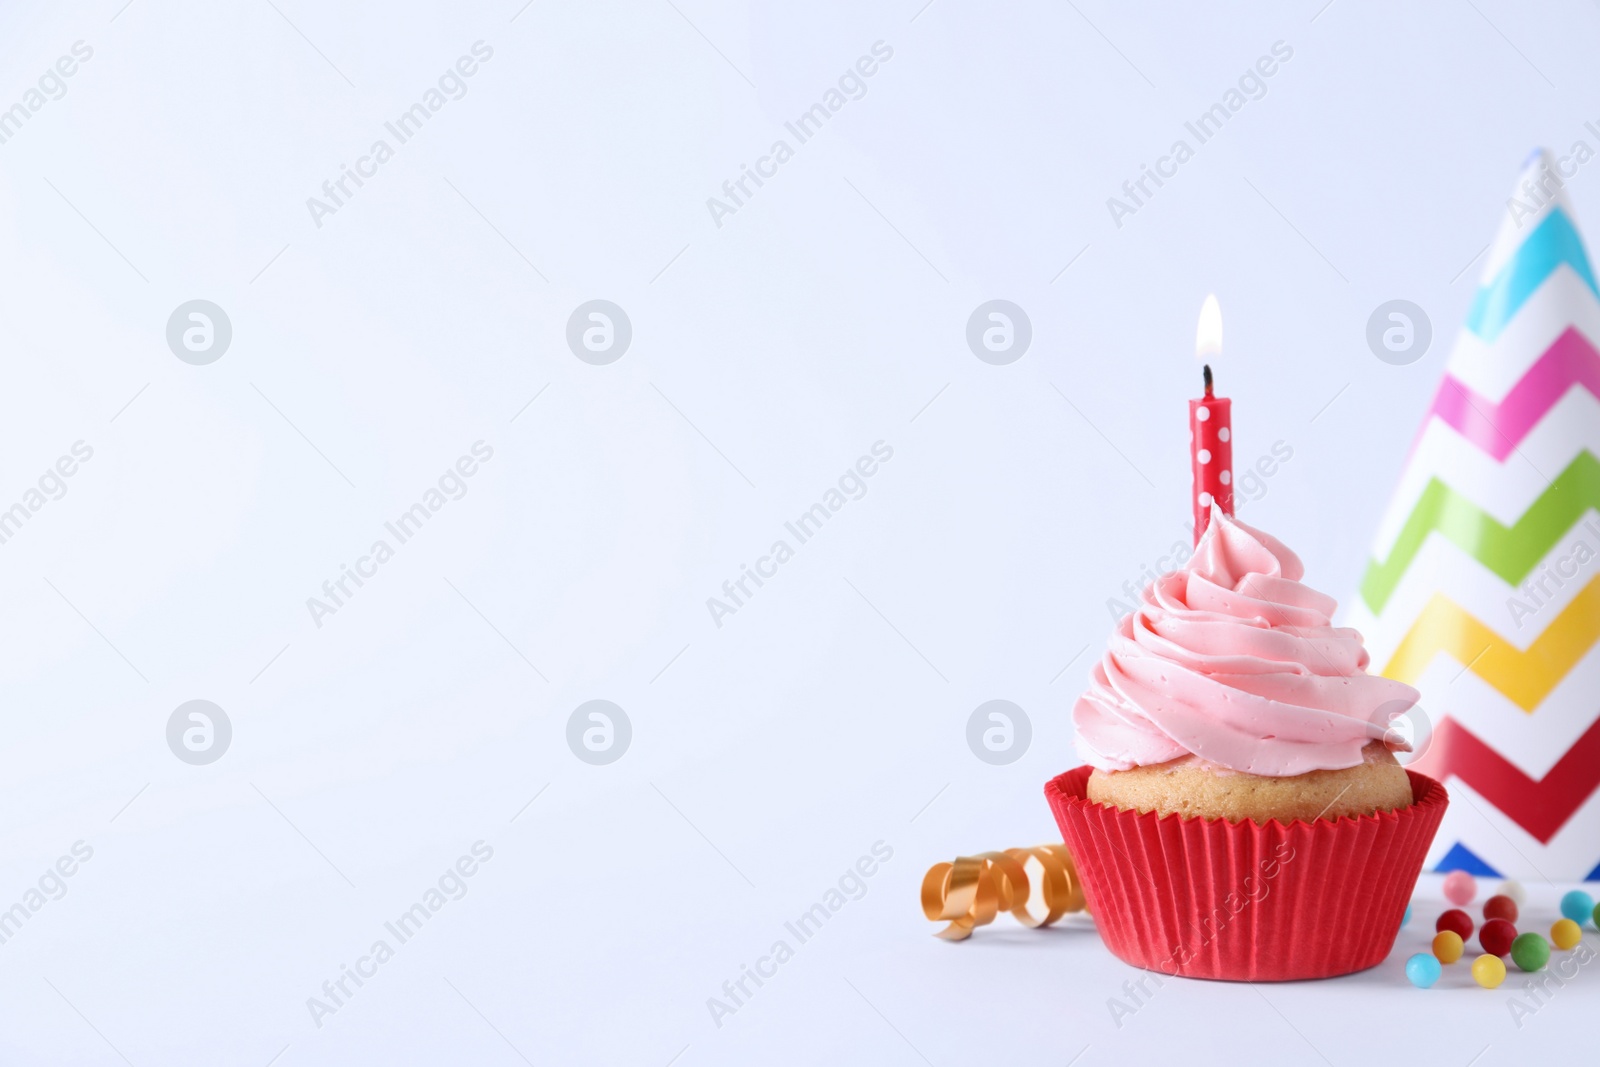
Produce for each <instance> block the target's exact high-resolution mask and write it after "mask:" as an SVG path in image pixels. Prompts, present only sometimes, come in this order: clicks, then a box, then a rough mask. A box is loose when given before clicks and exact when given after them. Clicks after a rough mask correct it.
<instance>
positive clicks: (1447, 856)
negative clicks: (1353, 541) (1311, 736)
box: [1350, 151, 1600, 881]
mask: <svg viewBox="0 0 1600 1067" xmlns="http://www.w3.org/2000/svg"><path fill="white" fill-rule="evenodd" d="M1597 513H1600V293H1597V291H1596V287H1595V279H1594V274H1593V271H1592V270H1591V269H1590V266H1589V259H1588V256H1587V254H1586V253H1585V252H1584V247H1583V239H1582V238H1581V237H1580V236H1579V235H1578V228H1577V223H1576V220H1575V216H1574V215H1573V213H1572V209H1571V207H1570V206H1569V205H1568V203H1567V199H1566V193H1565V190H1564V189H1563V188H1562V177H1561V173H1560V171H1559V170H1558V169H1557V167H1556V165H1555V163H1554V161H1553V160H1552V159H1551V158H1550V155H1549V154H1548V153H1547V152H1542V151H1541V152H1536V153H1534V154H1533V155H1532V156H1531V157H1529V159H1528V162H1527V164H1526V165H1525V167H1524V168H1523V171H1522V174H1521V175H1520V176H1519V177H1518V179H1517V185H1516V187H1515V188H1514V189H1513V190H1512V196H1511V199H1510V200H1508V201H1507V204H1506V213H1505V217H1504V220H1503V221H1502V222H1501V224H1500V230H1499V233H1498V234H1497V235H1496V237H1495V242H1494V246H1493V248H1492V249H1491V251H1490V253H1489V259H1488V262H1487V263H1486V265H1485V267H1484V271H1483V278H1482V281H1481V282H1480V283H1479V286H1478V291H1477V293H1476V295H1475V296H1474V298H1473V301H1472V307H1471V309H1470V311H1469V312H1468V314H1467V321H1466V324H1465V327H1464V328H1463V329H1462V331H1461V334H1460V337H1459V339H1458V340H1457V342H1456V346H1455V349H1454V350H1453V351H1452V353H1451V355H1450V360H1449V363H1448V365H1447V367H1446V369H1445V375H1444V380H1443V381H1442V382H1441V383H1440V384H1439V390H1438V392H1437V393H1435V394H1434V397H1433V402H1432V404H1431V405H1430V406H1429V408H1428V413H1427V415H1426V416H1425V417H1424V419H1423V423H1422V427H1421V429H1420V430H1419V431H1418V433H1417V437H1416V440H1415V441H1414V443H1413V444H1412V447H1411V454H1410V455H1409V456H1408V457H1407V459H1406V464H1405V467H1404V469H1403V471H1402V473H1401V476H1400V484H1399V487H1398V488H1397V489H1396V490H1395V493H1394V497H1393V499H1392V500H1391V502H1390V505H1389V510H1388V513H1387V514H1386V516H1385V517H1384V520H1383V524H1382V526H1381V527H1380V528H1379V530H1378V536H1377V539H1376V542H1375V544H1374V545H1373V552H1372V558H1371V560H1369V561H1368V563H1367V568H1366V572H1365V574H1364V576H1363V578H1362V582H1361V590H1360V595H1359V596H1358V597H1356V598H1355V600H1354V603H1353V605H1352V610H1351V616H1352V617H1351V620H1350V621H1351V623H1352V624H1353V625H1354V626H1356V627H1357V628H1358V629H1359V630H1361V632H1362V633H1363V634H1364V635H1365V636H1366V639H1367V647H1368V649H1369V650H1370V651H1371V654H1372V662H1373V667H1374V669H1375V670H1380V671H1381V672H1382V673H1383V674H1386V675H1388V676H1389V677H1391V678H1397V679H1400V680H1401V681H1405V682H1409V683H1411V684H1412V685H1414V686H1416V687H1417V688H1418V689H1420V690H1421V691H1422V705H1421V706H1422V709H1423V711H1424V712H1425V715H1424V716H1419V717H1416V720H1425V721H1426V722H1427V723H1428V724H1431V736H1429V731H1428V728H1427V727H1419V730H1418V732H1419V733H1420V734H1421V736H1419V737H1418V738H1417V739H1416V747H1417V750H1418V752H1419V753H1420V758H1418V759H1417V761H1416V762H1415V763H1414V764H1413V769H1415V770H1418V771H1421V772H1422V773H1424V774H1428V775H1431V776H1433V777H1435V778H1437V779H1439V780H1440V781H1443V782H1444V783H1445V785H1446V787H1447V788H1448V789H1449V790H1450V792H1451V794H1452V795H1453V796H1454V797H1456V798H1457V803H1455V804H1452V805H1451V807H1450V810H1449V812H1448V813H1447V814H1446V815H1445V819H1444V823H1443V825H1442V826H1441V828H1440V830H1439V835H1438V837H1437V838H1436V839H1435V842H1434V846H1433V851H1432V852H1431V853H1430V855H1429V860H1428V865H1429V867H1430V869H1439V870H1453V869H1465V870H1469V871H1472V872H1474V873H1478V874H1491V875H1492V874H1505V875H1516V876H1519V877H1536V878H1550V879H1554V880H1556V881H1577V880H1580V879H1585V878H1600V790H1597V789H1596V786H1600V514H1597ZM1414 721H1415V720H1414Z"/></svg>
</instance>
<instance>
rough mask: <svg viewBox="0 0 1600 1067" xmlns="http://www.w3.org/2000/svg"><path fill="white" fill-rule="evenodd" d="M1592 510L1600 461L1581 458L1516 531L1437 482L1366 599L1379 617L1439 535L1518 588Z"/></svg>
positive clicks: (1374, 575) (1379, 568) (1372, 565)
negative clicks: (1430, 539)
mask: <svg viewBox="0 0 1600 1067" xmlns="http://www.w3.org/2000/svg"><path fill="white" fill-rule="evenodd" d="M1589 508H1595V509H1597V510H1600V460H1597V459H1595V457H1594V456H1593V455H1592V454H1591V453H1589V452H1587V451H1584V452H1580V453H1578V456H1577V458H1575V459H1574V460H1573V461H1572V462H1571V463H1569V464H1568V465H1567V469H1566V470H1564V471H1562V472H1561V474H1560V475H1559V476H1557V478H1556V480H1555V481H1554V482H1553V483H1551V485H1550V487H1549V488H1548V489H1546V490H1545V491H1544V492H1543V493H1541V494H1540V495H1539V499H1538V500H1535V501H1534V502H1533V506H1532V507H1530V508H1528V510H1527V511H1526V512H1524V513H1523V516H1522V518H1520V519H1518V520H1517V521H1516V524H1515V525H1513V526H1504V525H1502V524H1501V523H1500V522H1499V521H1497V520H1496V519H1495V518H1494V516H1492V515H1490V514H1489V513H1488V512H1486V511H1484V510H1483V509H1482V508H1480V507H1478V505H1477V504H1475V503H1473V502H1472V501H1471V500H1470V499H1468V498H1467V497H1466V496H1464V495H1462V494H1461V493H1458V492H1456V490H1454V489H1452V488H1451V487H1450V486H1448V485H1446V484H1445V483H1444V482H1442V481H1440V480H1439V479H1438V478H1434V479H1432V480H1431V481H1429V482H1428V487H1427V488H1426V489H1425V490H1423V492H1422V497H1421V499H1419V500H1418V501H1417V506H1416V507H1415V508H1413V509H1412V511H1411V515H1410V516H1409V517H1408V518H1407V519H1406V524H1405V527H1404V528H1403V529H1402V530H1401V531H1400V536H1399V537H1398V538H1397V539H1396V540H1395V543H1394V549H1393V550H1392V551H1391V552H1390V553H1389V558H1388V559H1387V560H1385V561H1383V562H1382V563H1379V562H1378V561H1377V560H1376V559H1373V560H1370V561H1369V562H1368V563H1367V573H1366V574H1365V575H1364V576H1363V577H1362V579H1361V599H1362V600H1365V601H1366V602H1367V607H1369V608H1371V609H1372V613H1373V614H1374V615H1376V614H1378V613H1379V612H1381V611H1383V606H1384V605H1385V604H1387V603H1388V602H1389V597H1390V595H1391V594H1393V593H1394V591H1395V587H1396V586H1398V585H1399V584H1400V579H1401V578H1402V577H1403V576H1404V575H1405V573H1406V570H1407V569H1408V568H1409V567H1410V566H1411V561H1412V560H1414V559H1416V557H1417V553H1418V552H1420V551H1422V544H1423V542H1424V541H1425V540H1427V537H1428V535H1429V534H1430V533H1433V532H1434V531H1438V532H1439V533H1441V534H1443V535H1444V536H1445V537H1447V538H1448V539H1450V540H1451V541H1453V542H1454V543H1455V544H1456V545H1457V547H1459V548H1460V549H1461V550H1462V551H1463V552H1465V553H1466V554H1467V555H1469V556H1471V557H1472V558H1473V559H1475V560H1477V561H1478V562H1479V563H1482V564H1483V565H1484V566H1485V567H1488V568H1489V569H1490V570H1491V571H1493V572H1494V573H1495V574H1497V575H1499V576H1500V577H1501V578H1502V579H1504V580H1505V581H1507V582H1509V583H1510V584H1511V585H1518V584H1520V583H1521V582H1522V580H1523V579H1524V578H1526V577H1527V576H1528V575H1529V573H1530V572H1532V570H1533V568H1534V566H1535V565H1536V564H1537V563H1538V562H1539V561H1540V560H1541V559H1543V558H1544V557H1545V555H1546V554H1547V553H1548V552H1549V551H1550V549H1552V548H1554V547H1555V545H1556V543H1557V542H1558V541H1560V540H1561V538H1562V537H1564V536H1565V535H1566V533H1567V531H1568V530H1570V529H1572V527H1573V525H1574V524H1575V523H1576V522H1577V521H1578V520H1579V519H1580V518H1582V517H1583V514H1584V512H1585V511H1587V510H1588V509H1589Z"/></svg>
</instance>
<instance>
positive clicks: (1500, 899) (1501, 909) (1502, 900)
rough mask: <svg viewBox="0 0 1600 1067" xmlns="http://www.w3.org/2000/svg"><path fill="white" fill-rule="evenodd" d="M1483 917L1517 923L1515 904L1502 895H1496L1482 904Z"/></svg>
mask: <svg viewBox="0 0 1600 1067" xmlns="http://www.w3.org/2000/svg"><path fill="white" fill-rule="evenodd" d="M1483 917H1484V918H1485V919H1504V920H1505V921H1506V922H1508V923H1514V922H1516V921H1517V902H1516V901H1514V900H1512V899H1511V898H1510V897H1508V896H1506V895H1505V894H1503V893H1497V894H1495V895H1494V896H1492V897H1490V898H1489V899H1488V900H1486V901H1484V902H1483Z"/></svg>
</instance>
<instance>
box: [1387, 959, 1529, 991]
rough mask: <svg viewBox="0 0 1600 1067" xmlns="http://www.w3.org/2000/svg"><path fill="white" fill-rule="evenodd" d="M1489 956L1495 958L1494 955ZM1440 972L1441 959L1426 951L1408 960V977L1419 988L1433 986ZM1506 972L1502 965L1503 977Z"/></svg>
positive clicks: (1497, 983) (1497, 961)
mask: <svg viewBox="0 0 1600 1067" xmlns="http://www.w3.org/2000/svg"><path fill="white" fill-rule="evenodd" d="M1488 958H1489V959H1494V957H1493V956H1490V957H1488ZM1495 962H1496V963H1499V962H1500V961H1499V960H1497V959H1496V960H1495ZM1440 973H1441V972H1440V970H1439V961H1438V960H1436V959H1434V958H1433V957H1432V956H1430V955H1428V954H1427V953H1426V952H1419V953H1417V954H1416V955H1415V956H1412V957H1411V958H1410V959H1408V960H1406V977H1407V978H1409V979H1410V980H1411V984H1412V985H1414V986H1416V987H1417V988H1418V989H1427V988H1428V987H1430V986H1432V985H1433V983H1435V982H1437V981H1438V980H1439V975H1440ZM1473 973H1474V975H1476V973H1477V972H1476V969H1474V972H1473ZM1505 973H1506V969H1505V968H1504V967H1501V968H1500V976H1501V977H1502V978H1504V977H1505ZM1499 984H1500V983H1499V982H1496V983H1495V985H1499Z"/></svg>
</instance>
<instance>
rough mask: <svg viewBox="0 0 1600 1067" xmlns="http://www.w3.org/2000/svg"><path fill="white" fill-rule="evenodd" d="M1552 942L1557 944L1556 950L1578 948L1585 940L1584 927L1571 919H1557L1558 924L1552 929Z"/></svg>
mask: <svg viewBox="0 0 1600 1067" xmlns="http://www.w3.org/2000/svg"><path fill="white" fill-rule="evenodd" d="M1550 940H1552V941H1554V942H1555V943H1556V948H1559V949H1561V950H1563V951H1565V950H1566V949H1569V948H1577V947H1578V942H1579V941H1582V940H1583V927H1581V926H1579V925H1578V924H1577V923H1575V922H1573V921H1572V920H1571V919H1557V920H1556V924H1555V925H1554V926H1552V927H1551V928H1550Z"/></svg>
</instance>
